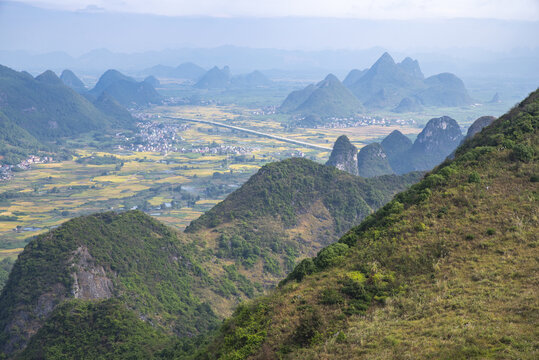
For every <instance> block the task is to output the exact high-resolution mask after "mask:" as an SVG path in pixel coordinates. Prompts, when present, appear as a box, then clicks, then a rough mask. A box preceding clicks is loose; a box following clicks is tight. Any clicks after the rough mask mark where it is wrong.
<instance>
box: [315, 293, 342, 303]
mask: <svg viewBox="0 0 539 360" xmlns="http://www.w3.org/2000/svg"><path fill="white" fill-rule="evenodd" d="M343 301H344V299H343V297H342V295H341V294H339V292H337V290H335V289H324V290H322V292H321V293H320V304H324V305H335V304H341V303H342V302H343Z"/></svg>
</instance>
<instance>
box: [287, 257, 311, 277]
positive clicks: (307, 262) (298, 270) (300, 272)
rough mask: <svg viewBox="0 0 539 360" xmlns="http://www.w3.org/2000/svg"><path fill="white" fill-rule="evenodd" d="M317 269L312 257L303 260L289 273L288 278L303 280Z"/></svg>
mask: <svg viewBox="0 0 539 360" xmlns="http://www.w3.org/2000/svg"><path fill="white" fill-rule="evenodd" d="M315 271H316V266H315V265H314V262H313V260H312V259H311V258H307V259H304V260H302V261H301V262H300V263H299V264H298V265H297V266H296V267H295V268H294V270H293V271H292V272H291V273H290V275H288V277H287V280H297V281H301V280H303V278H304V277H305V276H307V275H310V274H312V273H314V272H315Z"/></svg>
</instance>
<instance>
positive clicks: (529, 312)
mask: <svg viewBox="0 0 539 360" xmlns="http://www.w3.org/2000/svg"><path fill="white" fill-rule="evenodd" d="M538 128H539V90H538V91H536V92H535V93H533V94H531V95H530V96H529V97H528V98H527V99H526V100H525V101H523V102H522V103H521V104H520V105H519V106H518V107H516V108H514V109H513V110H511V111H510V112H509V113H508V114H506V115H504V116H502V117H501V118H500V119H498V120H496V121H495V122H494V123H493V124H492V125H491V126H490V127H488V128H486V129H485V130H484V131H483V132H481V133H480V134H478V135H477V136H475V137H474V138H472V139H470V140H467V141H466V142H465V143H464V144H463V145H462V146H461V147H460V148H459V149H458V150H457V151H456V156H455V159H454V160H452V161H449V160H448V161H446V162H444V163H443V164H442V165H440V166H439V167H437V168H436V169H435V170H433V171H432V172H431V173H430V174H429V175H428V176H427V177H426V178H425V179H424V180H423V181H421V182H420V183H418V184H416V185H414V186H412V187H411V189H410V190H408V191H405V192H403V193H401V194H399V195H397V196H396V197H395V199H394V200H392V201H391V202H390V203H388V204H387V205H385V206H384V207H383V208H382V209H380V210H379V211H377V212H376V213H374V214H373V215H371V216H369V217H368V218H367V219H366V220H365V221H363V222H362V224H361V225H359V226H357V227H354V228H352V229H351V230H350V231H349V232H347V233H346V234H345V235H344V236H343V237H342V238H341V239H340V240H339V243H337V244H333V245H331V246H329V247H327V248H325V249H324V250H322V251H320V252H319V253H318V255H317V257H315V258H314V259H306V260H303V261H302V262H301V263H300V264H299V265H298V266H297V267H296V268H295V270H294V271H293V272H292V273H291V274H290V275H289V276H288V278H287V280H286V281H284V282H282V283H281V285H280V286H279V288H278V289H277V290H276V291H274V292H273V293H272V294H270V295H269V296H267V297H265V298H262V299H259V300H257V301H258V302H260V303H264V304H265V308H266V312H265V313H264V314H260V313H258V314H257V317H256V321H257V323H259V324H267V325H266V326H265V327H263V328H262V329H258V330H257V332H258V333H263V334H264V340H263V341H262V342H261V343H260V344H259V345H258V347H257V348H255V349H251V348H250V352H249V353H248V354H247V356H244V357H243V358H246V357H251V358H255V359H262V358H279V357H282V358H315V359H322V358H337V359H340V358H342V359H349V358H351V357H354V358H371V357H377V358H388V359H389V358H396V357H404V358H407V357H415V358H417V357H420V358H452V359H460V358H463V359H464V358H487V357H493V358H525V359H532V358H535V357H536V356H537V348H538V343H537V329H536V324H537V316H536V314H535V313H536V311H535V310H534V309H536V308H537V307H538V306H539V304H538V300H537V297H536V296H535V290H536V287H535V285H534V284H536V283H537V281H538V278H537V277H538V274H539V272H538V269H537V262H536V258H537V256H538V254H537V239H536V234H537V229H538V228H539V224H538V223H537V196H538V194H537V187H536V185H535V183H533V182H532V181H531V176H532V175H533V174H536V173H537V171H538V168H537V155H536V154H537V153H538V151H537V150H538V148H539V136H538V133H537V132H538ZM508 143H513V144H515V145H514V146H511V148H508V147H505V146H504V145H503V144H508ZM517 144H522V145H523V146H526V147H527V148H528V149H531V150H530V151H529V153H530V154H531V158H530V157H528V156H524V157H518V156H515V154H514V148H515V147H516V146H517ZM476 175H477V176H476ZM478 178H479V182H478ZM508 256H510V258H509V257H508ZM251 314H255V311H254V310H253V311H252V313H251ZM236 316H237V315H236ZM260 316H262V318H260ZM242 318H249V315H246V314H243V315H242ZM229 321H230V322H234V317H233V318H232V319H231V320H229ZM247 326H248V325H247ZM243 330H244V329H242V328H238V327H235V328H234V332H235V333H241V332H242V331H243ZM230 333H231V331H230V330H227V329H225V328H221V330H220V332H219V333H218V334H217V335H216V338H214V339H213V340H212V341H213V342H212V343H211V345H210V346H209V347H208V352H209V353H208V354H207V355H206V356H208V357H213V358H222V359H225V358H227V356H229V355H230V354H232V353H233V351H234V350H233V349H230V348H226V347H224V346H221V347H219V344H222V343H223V339H224V338H225V337H226V336H229V334H230ZM417 344H421V346H417ZM216 349H219V350H216ZM223 349H226V350H227V351H223Z"/></svg>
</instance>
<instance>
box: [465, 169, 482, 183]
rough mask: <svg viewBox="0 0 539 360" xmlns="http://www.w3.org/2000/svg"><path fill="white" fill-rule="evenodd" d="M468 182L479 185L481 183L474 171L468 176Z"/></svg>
mask: <svg viewBox="0 0 539 360" xmlns="http://www.w3.org/2000/svg"><path fill="white" fill-rule="evenodd" d="M468 182H469V183H480V182H481V176H479V174H478V173H477V172H476V171H474V172H472V173H471V174H470V176H468Z"/></svg>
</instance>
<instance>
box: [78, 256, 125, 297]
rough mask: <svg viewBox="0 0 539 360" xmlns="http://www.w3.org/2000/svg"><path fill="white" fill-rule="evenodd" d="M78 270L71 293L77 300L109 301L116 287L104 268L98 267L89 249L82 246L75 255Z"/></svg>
mask: <svg viewBox="0 0 539 360" xmlns="http://www.w3.org/2000/svg"><path fill="white" fill-rule="evenodd" d="M73 260H76V261H77V263H76V264H73V265H72V266H74V267H75V268H76V269H77V270H76V271H75V272H74V273H73V288H72V290H71V293H72V294H73V297H75V298H76V299H84V300H90V299H108V298H110V297H111V296H112V295H113V290H114V285H113V283H112V281H111V280H110V279H109V278H108V277H107V273H106V272H105V269H103V266H100V265H96V263H95V261H94V258H93V257H92V256H91V255H90V253H89V252H88V248H87V247H85V246H80V247H79V248H78V249H77V251H75V253H74V255H73Z"/></svg>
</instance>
